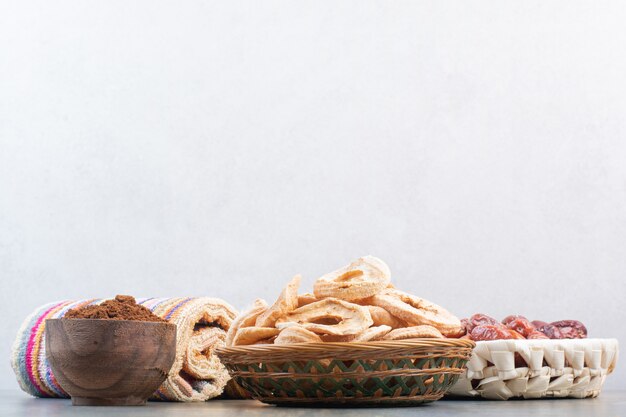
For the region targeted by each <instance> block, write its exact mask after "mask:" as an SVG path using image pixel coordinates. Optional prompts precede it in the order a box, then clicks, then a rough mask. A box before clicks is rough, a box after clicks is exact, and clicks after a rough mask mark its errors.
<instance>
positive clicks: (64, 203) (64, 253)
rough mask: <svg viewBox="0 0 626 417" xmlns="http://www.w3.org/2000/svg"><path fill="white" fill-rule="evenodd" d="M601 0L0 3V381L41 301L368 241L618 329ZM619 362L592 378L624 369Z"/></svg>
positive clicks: (612, 159) (624, 91)
mask: <svg viewBox="0 0 626 417" xmlns="http://www.w3.org/2000/svg"><path fill="white" fill-rule="evenodd" d="M625 21H626V6H625V5H624V3H623V2H621V1H615V2H611V1H606V2H600V3H597V2H578V1H560V0H559V1H548V2H546V1H524V2H506V1H485V2H466V1H460V0H459V1H422V2H409V1H407V2H402V1H400V2H374V1H364V0H358V1H332V2H323V1H310V2H309V1H303V2H293V1H267V0H266V1H262V2H260V1H234V2H232V1H228V2H219V1H207V0H202V1H187V2H167V1H155V0H150V1H117V2H116V1H86V0H80V1H63V0H59V1H54V2H50V1H38V2H33V1H24V0H17V1H3V2H1V3H0V277H1V280H2V291H0V304H1V306H2V311H1V314H2V317H3V319H4V321H3V326H1V327H0V334H1V341H2V344H1V346H0V358H4V360H2V361H0V362H1V368H0V369H1V371H0V386H1V387H4V388H10V389H17V384H16V383H15V381H14V377H13V374H12V372H11V370H10V367H9V364H8V363H9V359H8V358H9V349H10V345H11V343H12V340H13V337H14V334H15V332H16V330H17V328H18V326H19V324H20V322H21V320H22V319H23V318H24V316H26V315H27V314H28V313H29V312H30V311H31V310H32V309H33V308H35V307H36V306H37V305H39V304H41V303H44V302H48V301H52V300H57V299H66V298H79V297H99V296H111V295H114V294H116V293H128V294H134V295H138V296H141V295H145V296H167V295H172V296H173V295H210V296H218V297H223V298H225V299H226V300H228V301H230V302H231V303H232V304H234V305H236V306H238V307H243V306H245V305H246V304H249V303H250V302H251V301H252V300H253V298H255V297H258V296H261V297H265V298H267V299H272V298H273V297H274V296H275V295H276V294H277V293H278V291H279V289H280V288H281V286H282V284H283V283H284V282H286V281H287V280H288V279H289V278H290V277H291V276H292V275H293V274H295V273H298V272H301V273H303V274H304V276H305V278H306V286H307V287H309V286H310V285H311V283H312V281H313V280H314V279H315V278H316V277H317V276H319V275H320V274H322V273H324V272H327V271H329V270H332V269H334V268H336V267H339V266H341V265H343V264H345V263H347V262H348V261H350V260H351V259H353V258H355V257H358V256H359V255H364V254H368V253H371V254H374V255H377V256H379V257H382V258H383V259H385V260H386V261H387V262H388V263H389V264H390V266H391V267H392V271H393V279H394V280H395V282H396V283H397V285H398V286H400V287H402V288H404V289H406V290H409V291H412V292H415V293H417V294H419V295H421V296H423V297H426V298H429V299H432V300H433V301H435V302H438V303H440V304H442V305H444V306H446V307H448V308H449V309H450V310H452V311H453V312H455V313H456V314H458V315H459V316H466V315H469V314H471V313H474V312H477V311H480V312H485V313H489V314H492V315H495V316H497V317H503V316H504V315H507V314H509V313H520V314H525V315H528V316H529V317H530V318H533V319H534V318H540V319H545V320H557V319H564V318H578V319H581V320H583V321H584V322H585V323H586V324H587V326H588V328H589V329H590V334H591V336H596V337H617V338H619V339H620V340H621V341H622V342H624V341H626V339H625V336H626V330H625V327H624V323H625V321H626V314H625V312H624V311H625V307H624V299H625V297H626V279H625V278H626V277H625V275H626V26H625V24H624V22H625ZM625 369H626V366H624V364H620V366H619V367H618V369H617V371H616V374H615V375H614V376H612V377H611V378H609V380H608V382H607V388H608V389H618V388H619V389H624V388H626V371H625Z"/></svg>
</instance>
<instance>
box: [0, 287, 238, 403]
mask: <svg viewBox="0 0 626 417" xmlns="http://www.w3.org/2000/svg"><path fill="white" fill-rule="evenodd" d="M103 301H105V299H87V300H79V301H61V302H55V303H50V304H46V305H43V306H41V307H39V308H37V309H36V310H35V311H33V312H32V313H31V314H30V315H29V316H28V317H27V318H26V320H24V322H23V323H22V326H21V327H20V329H19V331H18V333H17V337H16V339H15V342H14V344H13V350H12V355H11V365H12V367H13V370H14V372H15V375H16V377H17V381H18V383H19V385H20V387H21V388H22V390H24V391H25V392H27V393H29V394H31V395H33V396H35V397H60V398H67V397H68V395H67V393H66V392H65V391H64V390H63V388H61V386H60V385H59V383H58V382H57V380H56V379H55V377H54V375H53V373H52V370H51V369H50V364H49V363H48V361H47V360H46V347H45V338H44V331H45V325H46V320H47V319H53V318H60V317H63V315H64V314H65V313H66V312H67V311H68V310H69V309H72V308H80V307H83V306H85V305H91V304H99V303H101V302H103ZM137 302H138V303H139V304H142V305H144V306H146V307H147V308H149V309H150V310H151V311H152V312H153V313H154V314H156V315H158V316H159V317H162V318H164V319H166V320H167V321H169V322H171V323H175V324H176V325H177V335H176V359H175V361H174V365H173V366H172V368H171V370H170V372H169V374H168V376H167V379H166V380H165V382H164V383H163V385H161V387H160V388H159V389H158V390H157V392H155V394H154V396H153V399H160V400H165V401H205V400H208V399H210V398H214V397H216V396H218V395H220V394H221V393H222V391H223V390H224V387H225V386H226V383H227V382H228V380H229V379H230V378H229V376H228V372H227V371H226V369H225V368H224V366H223V365H222V364H221V362H220V361H219V359H218V358H217V356H216V355H215V354H214V353H213V352H214V350H215V348H217V347H219V346H222V345H223V344H224V339H225V337H226V331H228V328H229V327H230V324H231V322H232V321H233V319H234V318H235V316H236V314H237V312H236V310H235V309H234V308H233V307H232V306H230V305H229V304H228V303H226V302H225V301H223V300H220V299H218V298H208V297H188V298H143V299H141V298H140V299H138V300H137Z"/></svg>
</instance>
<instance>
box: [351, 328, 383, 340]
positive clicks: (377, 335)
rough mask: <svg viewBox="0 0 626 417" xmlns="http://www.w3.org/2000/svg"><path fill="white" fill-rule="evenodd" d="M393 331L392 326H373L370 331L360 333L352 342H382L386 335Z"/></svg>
mask: <svg viewBox="0 0 626 417" xmlns="http://www.w3.org/2000/svg"><path fill="white" fill-rule="evenodd" d="M390 331H391V327H390V326H386V325H384V324H383V325H381V326H372V327H370V328H369V329H367V330H365V331H363V332H361V333H359V334H358V335H356V337H355V338H354V339H353V340H352V341H353V342H372V341H375V340H381V339H382V338H383V337H384V336H385V335H386V334H388V333H389V332H390Z"/></svg>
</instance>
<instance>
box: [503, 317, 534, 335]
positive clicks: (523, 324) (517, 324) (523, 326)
mask: <svg viewBox="0 0 626 417" xmlns="http://www.w3.org/2000/svg"><path fill="white" fill-rule="evenodd" d="M509 317H511V316H509ZM509 317H507V318H509ZM506 327H508V328H509V329H511V330H515V331H516V332H517V333H519V334H521V335H522V336H524V337H525V338H526V337H528V335H529V334H530V333H532V332H533V331H534V330H537V329H536V328H535V326H533V325H532V324H531V323H530V322H529V321H528V319H527V318H525V317H523V316H517V317H516V318H513V319H511V320H508V321H507V323H506Z"/></svg>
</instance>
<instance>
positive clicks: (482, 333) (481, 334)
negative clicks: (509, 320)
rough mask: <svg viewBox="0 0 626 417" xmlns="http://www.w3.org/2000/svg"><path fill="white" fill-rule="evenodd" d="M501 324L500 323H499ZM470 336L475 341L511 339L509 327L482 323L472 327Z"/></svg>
mask: <svg viewBox="0 0 626 417" xmlns="http://www.w3.org/2000/svg"><path fill="white" fill-rule="evenodd" d="M498 324H499V323H498ZM470 337H471V338H472V340H474V341H482V340H500V339H511V338H512V336H511V333H510V332H509V329H507V328H506V327H504V326H502V325H500V326H496V325H493V324H481V325H478V326H476V327H474V328H473V329H472V333H471V334H470Z"/></svg>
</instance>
